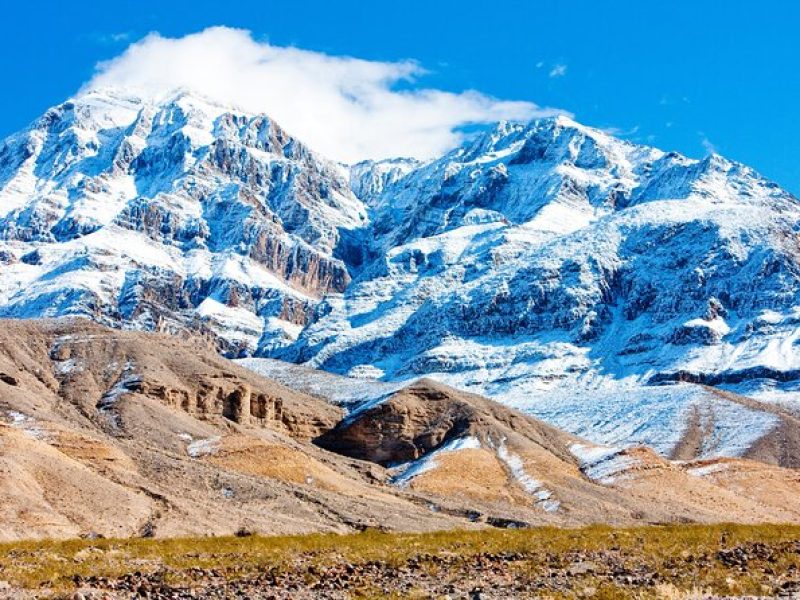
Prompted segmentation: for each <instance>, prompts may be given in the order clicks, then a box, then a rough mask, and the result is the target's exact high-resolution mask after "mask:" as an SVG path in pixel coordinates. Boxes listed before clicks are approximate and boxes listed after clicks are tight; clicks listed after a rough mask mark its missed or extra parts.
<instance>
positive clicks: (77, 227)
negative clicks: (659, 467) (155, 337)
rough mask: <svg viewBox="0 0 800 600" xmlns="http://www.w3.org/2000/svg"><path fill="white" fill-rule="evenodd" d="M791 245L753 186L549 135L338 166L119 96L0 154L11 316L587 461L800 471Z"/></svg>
mask: <svg viewBox="0 0 800 600" xmlns="http://www.w3.org/2000/svg"><path fill="white" fill-rule="evenodd" d="M799 227H800V204H798V200H797V198H795V197H794V196H792V194H790V193H789V192H787V191H785V190H783V189H782V188H781V187H780V186H778V185H777V184H775V183H773V182H770V181H768V180H766V179H764V178H763V177H761V176H760V175H759V174H758V173H756V172H755V171H753V170H752V169H750V168H749V167H746V166H744V165H742V164H739V163H736V162H733V161H730V160H727V159H725V158H723V157H721V156H718V155H710V156H708V157H706V158H704V159H702V160H695V159H691V158H688V157H685V156H682V155H680V154H678V153H675V152H663V151H661V150H658V149H655V148H651V147H647V146H641V145H636V144H633V143H630V142H627V141H624V140H620V139H617V138H615V137H613V136H612V135H610V134H608V133H606V132H604V131H601V130H598V129H594V128H590V127H586V126H583V125H581V124H579V123H576V122H575V121H573V120H572V119H569V118H567V117H563V116H559V117H551V118H546V119H539V120H535V121H533V122H531V123H526V124H518V123H500V124H498V125H497V126H496V127H494V128H492V129H490V130H487V131H484V132H482V133H479V134H478V135H476V136H475V137H473V138H472V139H470V140H469V141H468V142H466V143H465V144H463V145H462V146H460V147H458V148H456V149H454V150H452V151H451V152H449V153H447V154H446V155H444V156H441V157H438V158H435V159H431V160H427V161H418V160H414V159H407V158H397V159H391V160H385V161H367V162H362V163H359V164H356V165H342V164H338V163H336V162H334V161H330V160H327V159H326V158H324V157H322V156H320V155H319V154H317V153H315V152H314V151H313V149H310V148H308V147H307V146H305V145H304V144H303V143H302V142H301V141H299V140H296V139H294V138H293V137H292V136H291V135H290V133H287V132H285V131H284V130H283V129H282V128H281V127H280V125H279V124H277V123H275V122H274V121H272V120H271V119H270V118H269V117H268V116H267V115H255V114H248V113H246V112H243V111H240V110H237V109H235V108H232V107H228V106H222V105H220V104H218V103H216V102H214V101H211V100H209V99H206V98H203V97H200V96H198V95H197V94H194V93H192V92H189V91H180V92H175V93H173V94H170V95H168V96H165V97H164V98H161V99H159V100H152V99H145V98H141V97H138V96H137V95H135V94H133V93H130V92H127V91H124V90H115V89H107V90H99V91H92V92H88V93H85V94H82V95H80V96H78V97H76V98H74V99H71V100H69V101H67V102H65V103H63V104H61V105H58V106H56V107H54V108H52V109H50V110H48V111H47V112H46V113H45V114H44V115H43V116H42V117H41V118H40V119H38V120H37V121H35V122H34V123H32V124H31V125H30V127H28V128H27V129H25V130H24V131H21V132H19V133H18V134H15V135H13V136H11V137H9V138H7V139H6V140H4V141H3V142H2V145H0V317H6V318H17V319H41V318H53V317H70V316H83V317H88V318H89V319H91V320H93V321H95V322H97V323H98V324H100V325H105V326H111V327H114V328H119V329H127V330H135V331H144V332H162V333H171V334H174V335H188V334H190V333H191V334H192V335H199V336H200V337H201V338H204V339H205V340H207V342H208V343H209V344H211V346H212V347H213V348H215V349H216V350H217V351H218V352H220V353H221V354H223V355H224V356H226V357H228V358H233V359H237V360H238V361H240V366H244V367H247V368H249V369H252V370H256V371H259V372H261V373H262V374H263V373H267V372H269V373H273V374H274V373H278V372H280V373H283V374H284V376H285V375H286V373H290V372H291V373H296V372H297V371H292V370H291V369H293V367H289V366H288V365H286V364H285V363H294V364H299V365H303V366H304V367H306V368H309V369H311V368H313V369H320V370H323V371H326V372H328V373H330V374H335V375H340V376H347V377H348V378H350V379H347V380H345V381H347V382H348V383H347V384H346V385H345V384H343V387H345V388H347V389H353V390H359V389H364V387H362V386H366V388H369V390H370V391H369V392H367V396H368V398H367V399H368V400H369V402H367V403H366V404H365V403H364V402H361V401H360V400H364V398H360V399H359V398H358V397H355V396H352V395H351V397H350V398H348V402H349V404H347V407H348V408H349V409H351V410H353V411H356V412H355V414H362V413H361V412H358V411H365V410H379V407H380V406H382V405H383V403H385V402H386V400H387V398H390V397H391V395H392V394H395V393H396V392H397V390H398V389H401V388H405V387H406V386H408V385H414V382H416V381H420V380H422V379H425V380H426V381H427V380H430V381H437V382H440V383H443V384H447V385H448V386H451V387H452V388H455V389H457V390H461V392H459V393H468V394H479V395H482V396H486V397H488V398H491V399H493V400H495V401H498V402H500V403H502V404H504V405H506V406H507V407H510V408H512V409H516V410H520V411H522V412H523V413H526V414H527V415H530V416H534V417H537V418H539V419H541V420H543V421H544V422H546V423H549V424H550V425H553V426H556V427H558V428H560V429H562V430H565V431H566V432H568V434H569V435H575V436H580V437H581V438H585V439H586V440H590V441H591V443H594V444H601V445H604V446H608V447H615V448H631V447H635V446H638V445H640V444H644V445H647V446H650V447H651V448H653V449H654V450H655V451H656V452H657V453H658V454H659V455H661V456H663V457H666V458H671V459H681V460H701V459H715V458H719V457H741V456H753V457H757V458H759V459H760V460H764V461H766V462H770V463H773V464H777V465H783V466H797V463H798V462H800V458H798V457H799V456H800V455H799V454H797V453H796V451H795V444H796V437H795V433H794V432H795V423H796V418H797V408H796V403H795V399H796V397H797V396H796V394H797V390H798V385H799V384H800V353H798V351H797V350H796V346H795V343H796V340H797V339H798V336H800V303H798V302H797V297H798V289H799V288H798V286H800V262H799V261H800V245H798V240H799V239H800V238H798V228H799ZM274 359H279V360H281V361H283V362H282V363H277V362H275V360H274ZM308 372H309V373H310V372H312V371H308ZM324 377H333V375H329V376H324V375H320V374H315V375H313V376H309V377H307V378H302V377H296V378H294V377H288V378H287V379H286V380H285V381H284V383H287V382H288V383H289V385H290V386H302V385H306V384H307V383H308V381H309V380H310V379H314V381H315V382H319V381H321V380H320V379H319V378H324ZM326 381H327V382H328V383H327V384H325V385H328V384H329V383H330V381H331V380H330V379H328V380H326ZM358 382H363V383H358ZM320 385H323V383H320ZM431 385H433V384H431ZM437 385H438V384H437ZM376 390H377V391H376ZM390 390H391V391H390ZM339 393H340V394H341V393H343V392H339ZM334 395H335V394H334ZM345 395H346V394H345ZM465 439H466V438H465ZM487 440H488V438H485V439H484V440H483V442H482V446H481V447H486V446H487V444H488V441H487ZM343 443H344V442H341V440H339V441H336V442H335V443H332V444H333V445H332V446H331V447H335V448H337V449H338V450H341V448H342V447H346V448H350V450H348V452H350V451H351V450H352V448H351V446H348V445H347V444H345V446H341V444H343ZM439 443H440V444H441V443H445V442H444V441H442V440H439ZM499 443H500V442H499V440H498V439H496V438H494V437H493V438H492V444H495V446H496V447H497V446H498V445H499ZM435 449H436V448H435V446H434V447H431V448H429V450H435ZM359 452H360V451H359ZM356 454H357V455H358V457H362V456H361V454H359V453H358V452H356Z"/></svg>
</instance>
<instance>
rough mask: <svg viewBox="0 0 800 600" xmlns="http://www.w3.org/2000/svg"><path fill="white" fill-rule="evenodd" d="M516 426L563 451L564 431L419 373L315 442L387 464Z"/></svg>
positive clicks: (498, 436) (490, 439) (494, 438)
mask: <svg viewBox="0 0 800 600" xmlns="http://www.w3.org/2000/svg"><path fill="white" fill-rule="evenodd" d="M515 431H518V432H519V433H521V434H523V435H525V436H526V437H527V438H528V439H530V440H536V441H538V442H541V443H542V444H548V445H549V446H552V447H553V448H556V449H555V452H556V453H561V454H562V455H563V456H568V455H567V454H565V453H563V452H561V451H560V450H559V449H557V448H558V446H559V445H561V446H564V445H565V444H566V442H565V440H567V439H568V436H565V435H564V434H562V433H560V432H557V431H556V430H554V429H551V428H549V427H547V426H546V425H543V424H540V423H536V422H534V421H532V420H531V419H529V418H527V417H525V416H524V415H522V414H521V413H517V412H516V411H513V410H509V409H507V408H505V407H504V406H502V405H499V404H496V403H493V402H491V401H488V400H486V399H485V398H482V397H480V396H476V395H474V394H465V393H459V392H457V391H456V390H453V389H452V388H448V387H447V386H444V385H442V384H439V383H436V382H435V381H431V380H427V379H422V380H420V381H418V382H416V383H414V384H412V385H409V386H408V387H405V388H403V389H401V390H399V391H398V392H396V393H394V394H393V395H391V396H390V397H389V398H388V399H387V400H385V401H384V402H381V403H380V404H378V405H377V406H375V407H374V408H367V409H365V410H364V411H363V412H362V411H358V410H357V411H356V412H355V414H353V415H351V416H350V417H348V419H346V420H345V421H343V422H342V423H341V424H340V425H339V426H337V427H336V428H335V429H333V430H330V431H328V432H326V433H325V434H323V435H322V436H320V437H319V438H317V439H316V440H315V443H316V444H318V445H320V446H322V447H323V448H327V449H329V450H332V451H334V452H337V453H340V454H345V455H346V456H352V457H354V458H360V459H363V460H369V461H371V462H377V463H380V464H383V465H392V464H398V463H404V462H408V461H414V460H417V459H418V458H420V457H422V456H425V455H426V454H429V453H430V452H432V451H434V450H436V449H437V448H439V447H441V446H443V445H446V444H447V443H448V442H452V441H453V440H457V439H458V438H462V437H465V436H474V437H478V438H480V439H482V440H484V441H486V442H487V443H488V444H493V443H496V444H498V445H499V444H501V443H502V440H504V439H507V438H508V435H509V434H510V433H511V432H515Z"/></svg>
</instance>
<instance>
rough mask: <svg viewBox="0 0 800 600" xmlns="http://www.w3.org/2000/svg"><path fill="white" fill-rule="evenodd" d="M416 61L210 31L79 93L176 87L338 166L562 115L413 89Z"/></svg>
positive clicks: (134, 49) (164, 41)
mask: <svg viewBox="0 0 800 600" xmlns="http://www.w3.org/2000/svg"><path fill="white" fill-rule="evenodd" d="M424 74H425V71H424V69H422V68H421V67H420V66H419V65H418V64H417V63H415V62H413V61H401V62H377V61H368V60H362V59H358V58H351V57H344V56H331V55H327V54H323V53H319V52H312V51H308V50H302V49H299V48H291V47H280V46H273V45H271V44H269V43H267V42H259V41H256V40H254V39H253V37H252V36H251V34H250V33H249V32H247V31H244V30H239V29H230V28H226V27H213V28H210V29H206V30H204V31H201V32H199V33H195V34H191V35H187V36H185V37H182V38H177V39H173V38H165V37H162V36H161V35H159V34H157V33H153V34H150V35H148V36H147V37H145V38H144V39H143V40H141V41H139V42H136V43H135V44H132V45H131V46H129V47H128V48H127V50H125V52H123V53H122V54H121V55H120V56H118V57H116V58H114V59H112V60H110V61H106V62H103V63H100V64H99V65H98V66H97V71H96V73H95V75H94V77H93V78H92V79H91V81H89V82H88V83H87V84H86V85H85V86H84V87H83V90H82V91H88V90H91V89H98V88H102V87H108V86H110V87H124V88H130V89H133V90H135V91H137V92H139V93H143V94H145V95H147V96H153V97H161V96H164V95H166V94H168V93H170V92H172V91H173V90H175V89H176V88H188V89H192V90H196V91H197V92H199V93H202V94H203V95H205V96H208V97H210V98H213V99H214V100H217V101H219V102H223V103H225V104H230V105H233V106H236V107H239V108H241V109H243V110H246V111H249V112H254V113H266V114H268V115H269V116H270V117H272V118H273V119H275V120H276V121H277V122H278V123H280V124H281V125H282V126H283V127H284V128H286V130H287V131H289V132H290V133H291V134H293V135H295V136H297V137H298V138H300V139H301V140H303V141H305V142H306V143H307V144H309V145H310V146H311V147H312V148H314V149H316V150H318V151H319V152H321V153H323V154H325V155H327V156H329V157H331V158H334V159H337V160H341V161H344V162H354V161H357V160H361V159H365V158H384V157H389V156H398V155H404V156H415V157H419V158H428V157H431V156H435V155H437V154H440V153H442V152H444V151H446V150H448V149H450V148H452V147H453V146H455V145H457V144H458V143H459V142H460V141H461V140H462V138H463V134H462V133H460V132H459V128H460V127H462V126H464V125H468V124H475V123H489V122H493V121H497V120H501V119H510V120H527V119H531V118H534V117H537V116H545V115H550V114H556V113H560V112H562V111H558V110H554V109H544V108H540V107H538V106H537V105H535V104H533V103H531V102H521V101H506V100H498V99H495V98H492V97H489V96H486V95H484V94H481V93H479V92H476V91H466V92H462V93H452V92H447V91H443V90H438V89H429V88H424V87H420V86H419V85H417V83H416V80H417V78H419V77H421V76H422V75H424Z"/></svg>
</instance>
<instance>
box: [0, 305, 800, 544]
mask: <svg viewBox="0 0 800 600" xmlns="http://www.w3.org/2000/svg"><path fill="white" fill-rule="evenodd" d="M287 382H288V379H287ZM336 382H337V386H338V385H340V384H341V385H349V384H350V383H351V382H350V380H347V379H345V378H341V379H337V380H336ZM353 385H355V383H353ZM359 389H360V388H359ZM364 389H365V390H366V388H364ZM383 389H388V388H383ZM367 391H369V390H367ZM370 393H371V392H370ZM356 395H357V394H356ZM371 399H372V400H375V398H374V397H372V398H371ZM313 439H316V440H317V442H318V443H319V444H320V445H321V446H324V448H322V447H319V446H317V445H315V444H314V443H312V440H313ZM333 450H335V451H333ZM395 463H401V464H399V465H398V464H395ZM723 470H725V473H724V474H723V473H722V471H723ZM798 492H800V481H798V477H797V473H796V471H793V470H788V469H784V468H781V467H777V466H765V465H763V464H762V463H759V462H755V461H728V462H726V466H725V467H724V469H723V468H721V467H716V466H714V467H713V468H710V467H709V465H707V464H705V463H702V464H699V463H696V462H671V461H668V460H665V459H663V458H661V457H658V456H657V455H655V454H654V453H653V452H651V451H649V450H648V449H645V448H634V449H630V450H625V451H621V450H615V449H607V448H598V447H596V446H593V445H591V444H589V443H588V442H585V441H583V440H580V439H578V438H575V437H573V436H570V435H568V434H565V433H563V432H561V431H558V430H556V429H554V428H552V427H549V426H547V425H544V424H542V423H540V422H538V421H536V420H534V419H531V418H529V417H527V416H525V415H523V414H521V413H518V412H516V411H513V410H509V409H507V408H505V407H503V406H501V405H498V404H496V403H493V402H491V401H489V400H487V399H485V398H482V397H480V396H475V395H472V394H465V393H461V392H458V391H457V390H453V389H451V388H448V387H446V386H443V385H440V384H435V383H433V382H430V381H420V382H417V383H415V384H413V385H411V386H408V387H406V388H403V389H400V390H399V391H396V392H391V391H389V392H388V397H387V399H386V400H385V401H383V402H373V405H372V408H367V409H365V410H363V411H361V412H356V413H352V414H351V415H350V417H346V418H345V412H344V410H342V409H341V408H338V407H336V406H334V405H332V404H331V403H330V402H327V401H325V400H324V399H323V398H322V397H319V395H318V396H317V397H314V396H311V395H308V394H306V393H303V392H301V391H297V390H292V389H290V388H289V387H286V386H285V385H282V384H279V383H276V382H275V381H273V380H271V379H268V378H264V377H262V376H260V375H257V374H256V373H255V372H253V371H250V370H247V369H244V368H242V367H240V366H238V365H236V364H234V363H232V362H231V361H228V360H226V359H224V358H221V357H219V356H218V355H217V354H216V353H215V352H214V351H213V349H212V348H210V347H209V346H208V345H207V344H206V343H205V342H203V341H202V340H199V339H195V338H185V339H179V338H177V337H170V336H165V335H157V334H145V333H136V332H126V331H115V330H109V329H105V328H103V327H100V326H98V325H94V324H91V323H89V322H87V321H84V320H78V319H76V320H58V321H0V539H2V540H12V539H21V538H38V537H75V536H80V535H103V536H121V537H125V536H159V537H165V536H179V535H180V536H183V535H219V534H231V533H234V532H236V531H237V530H242V529H244V530H248V531H257V532H262V533H268V534H279V533H303V532H311V531H336V532H343V531H350V530H354V529H364V528H368V527H377V528H382V529H391V530H400V531H425V530H434V529H447V528H454V527H459V528H475V527H486V526H487V525H496V526H503V527H505V526H524V525H535V524H545V523H551V524H559V525H578V524H582V523H590V522H609V523H641V522H662V521H704V522H709V521H723V520H724V521H730V520H739V521H747V522H755V521H772V522H776V521H779V522H788V521H792V522H800V500H798V498H800V493H798Z"/></svg>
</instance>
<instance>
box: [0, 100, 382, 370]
mask: <svg viewBox="0 0 800 600" xmlns="http://www.w3.org/2000/svg"><path fill="white" fill-rule="evenodd" d="M348 181H349V173H348V172H347V170H346V169H344V168H343V167H341V166H340V165H337V164H334V163H332V162H330V161H327V160H325V159H323V158H322V157H320V156H317V155H316V154H315V153H314V152H312V151H311V150H309V149H308V148H306V147H305V146H304V145H303V144H301V143H300V142H298V141H296V140H294V139H293V138H291V137H290V136H289V135H287V134H286V133H285V132H284V131H283V130H282V129H281V128H280V127H279V126H278V125H277V124H275V123H274V122H272V121H271V120H270V119H269V118H267V117H265V116H257V115H249V114H246V113H243V112H241V111H238V110H233V109H229V108H227V107H223V106H219V105H217V104H214V103H213V102H210V101H208V100H205V99H203V98H201V97H198V96H196V95H192V94H188V93H185V92H182V93H177V94H174V95H172V96H170V97H167V98H165V99H164V100H162V101H159V102H152V101H145V100H142V99H140V98H138V97H136V96H133V95H131V94H126V93H123V92H119V91H113V90H112V91H103V92H93V93H90V94H88V95H84V96H81V97H79V98H77V99H74V100H70V101H68V102H65V103H64V104H62V105H60V106H57V107H55V108H53V109H51V110H49V111H48V112H47V113H46V114H45V115H44V116H43V117H42V118H40V119H39V120H38V121H36V122H35V123H34V124H33V125H32V126H31V127H30V128H29V129H27V130H25V131H23V132H21V133H19V134H18V135H15V136H13V137H11V138H9V139H7V140H5V142H4V143H3V144H2V146H1V147H0V240H2V241H0V261H1V264H2V265H3V267H2V273H3V275H2V277H0V306H1V307H2V308H0V315H2V316H14V317H32V316H35V317H40V316H60V315H67V314H84V315H89V316H91V317H92V318H94V319H96V320H98V321H100V322H102V323H106V324H110V325H116V326H120V325H121V326H125V327H133V328H142V329H166V330H179V329H181V328H185V327H187V326H189V327H201V328H204V329H208V330H209V331H210V332H211V333H212V335H215V336H217V337H218V339H219V340H220V342H221V344H222V347H223V348H224V349H225V350H226V351H227V352H229V353H232V354H237V353H239V352H245V353H250V352H253V351H254V350H255V349H256V347H257V345H258V344H259V341H261V345H262V347H270V346H271V345H272V344H281V343H285V342H286V341H287V340H288V339H291V338H292V337H294V336H295V335H296V334H297V331H299V329H300V328H301V327H302V326H303V325H304V324H305V322H306V320H307V315H308V313H309V311H310V310H311V309H312V308H313V307H314V306H315V304H316V303H317V301H318V299H319V298H320V297H321V296H322V295H324V294H325V293H327V292H330V291H335V292H342V291H344V289H345V288H346V287H347V284H348V282H349V280H350V277H349V275H348V272H347V266H346V265H345V264H344V263H343V262H342V261H341V260H340V259H338V258H336V257H335V256H334V250H335V248H336V247H337V246H338V245H339V242H340V235H341V234H340V231H347V230H350V229H356V228H360V227H363V226H364V224H365V223H366V220H367V215H366V211H365V208H364V206H363V204H362V203H361V202H360V201H359V200H358V199H357V198H356V197H355V196H354V195H353V193H352V192H351V190H350V187H349V183H348Z"/></svg>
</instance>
